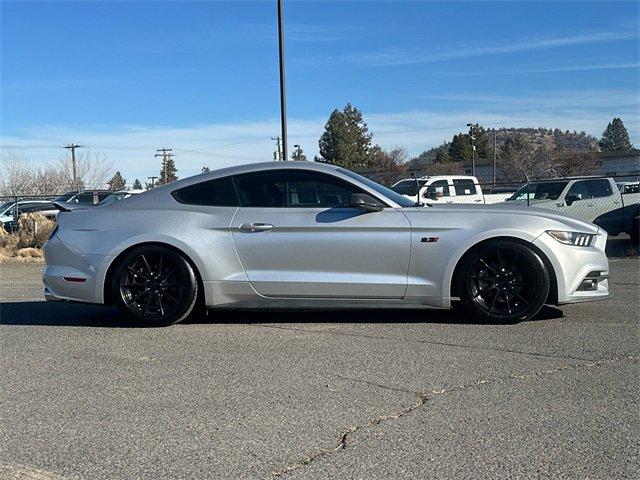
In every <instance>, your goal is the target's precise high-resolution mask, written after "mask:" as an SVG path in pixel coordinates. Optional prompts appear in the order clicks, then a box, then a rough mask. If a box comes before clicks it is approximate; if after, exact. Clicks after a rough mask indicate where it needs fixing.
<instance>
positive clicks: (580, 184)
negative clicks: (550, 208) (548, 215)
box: [566, 180, 590, 200]
mask: <svg viewBox="0 0 640 480" xmlns="http://www.w3.org/2000/svg"><path fill="white" fill-rule="evenodd" d="M566 196H567V197H569V196H572V197H576V198H578V199H580V200H582V199H585V198H590V195H589V190H588V189H587V183H586V182H585V181H584V180H580V181H577V182H576V183H574V184H573V185H571V188H570V189H569V191H568V192H567V195H566Z"/></svg>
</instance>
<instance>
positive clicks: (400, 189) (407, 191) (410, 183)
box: [391, 180, 427, 196]
mask: <svg viewBox="0 0 640 480" xmlns="http://www.w3.org/2000/svg"><path fill="white" fill-rule="evenodd" d="M426 183H427V182H426V181H425V180H418V182H417V183H416V181H415V180H402V181H401V182H398V183H396V184H395V185H394V186H393V187H391V190H393V191H394V192H396V193H399V194H400V195H409V196H414V195H416V194H417V193H418V192H417V190H418V189H417V186H418V185H420V186H421V187H423V186H424V185H425V184H426Z"/></svg>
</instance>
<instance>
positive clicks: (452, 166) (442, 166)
mask: <svg viewBox="0 0 640 480" xmlns="http://www.w3.org/2000/svg"><path fill="white" fill-rule="evenodd" d="M427 174H428V175H460V174H464V166H463V164H462V162H442V163H432V164H431V165H427Z"/></svg>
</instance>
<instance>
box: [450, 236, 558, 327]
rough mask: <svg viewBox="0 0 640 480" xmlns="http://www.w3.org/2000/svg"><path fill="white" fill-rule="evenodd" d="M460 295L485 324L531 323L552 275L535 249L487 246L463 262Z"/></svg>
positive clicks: (503, 244) (497, 244) (514, 245)
mask: <svg viewBox="0 0 640 480" xmlns="http://www.w3.org/2000/svg"><path fill="white" fill-rule="evenodd" d="M462 262H463V263H462V265H461V269H460V272H459V273H460V274H459V276H458V292H459V296H460V301H461V302H462V304H463V306H464V307H465V308H466V310H467V311H469V312H470V313H471V314H472V315H474V316H475V317H479V318H480V319H482V320H486V321H490V322H497V323H510V322H518V321H523V320H529V319H531V318H532V317H533V316H535V314H536V313H538V312H539V311H540V309H541V308H542V306H543V305H544V303H545V300H546V298H547V295H548V293H549V287H550V281H549V272H548V271H547V269H546V267H545V265H544V262H543V261H542V259H541V258H540V256H539V255H538V254H537V253H536V252H534V251H533V250H532V249H531V248H529V247H527V246H525V245H523V244H521V243H518V242H514V241H508V240H498V241H493V242H487V243H485V244H483V245H482V246H480V247H479V248H477V249H475V250H474V251H473V252H472V253H471V254H469V255H467V256H465V257H464V258H463V260H462Z"/></svg>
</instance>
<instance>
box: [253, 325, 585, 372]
mask: <svg viewBox="0 0 640 480" xmlns="http://www.w3.org/2000/svg"><path fill="white" fill-rule="evenodd" d="M250 325H252V326H254V327H263V328H273V329H277V330H290V331H293V332H309V333H324V334H329V335H338V336H349V337H360V338H371V339H374V340H391V341H395V342H411V343H420V344H425V345H437V346H440V347H455V348H468V349H471V350H483V351H493V352H501V353H515V354H519V355H531V356H534V357H544V358H558V359H562V360H579V361H583V362H587V361H591V360H593V359H592V358H585V357H573V356H571V355H554V354H552V353H539V352H527V351H522V350H513V349H509V348H499V347H480V346H477V345H464V344H460V343H449V342H435V341H432V340H417V339H414V338H393V337H383V336H380V335H368V334H365V333H348V332H332V331H330V330H314V329H312V328H299V327H282V326H278V325H267V324H264V323H252V324H250Z"/></svg>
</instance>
